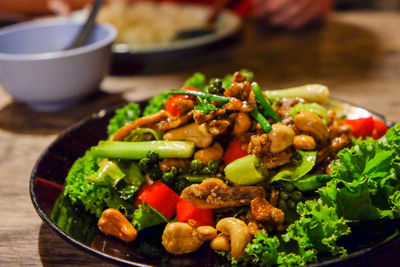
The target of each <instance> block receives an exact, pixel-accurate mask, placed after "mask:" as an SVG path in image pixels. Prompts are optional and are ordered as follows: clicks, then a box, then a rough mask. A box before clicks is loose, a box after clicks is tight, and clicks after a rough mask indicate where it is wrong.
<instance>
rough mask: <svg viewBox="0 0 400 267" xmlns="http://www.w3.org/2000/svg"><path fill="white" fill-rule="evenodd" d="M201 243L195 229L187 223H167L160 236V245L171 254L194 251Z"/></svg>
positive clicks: (202, 241)
mask: <svg viewBox="0 0 400 267" xmlns="http://www.w3.org/2000/svg"><path fill="white" fill-rule="evenodd" d="M203 243H204V240H202V239H200V236H199V233H198V231H197V229H196V228H195V227H192V226H190V225H189V224H188V223H182V222H174V223H168V224H167V226H166V227H165V229H164V232H163V235H162V244H163V246H164V248H165V249H166V250H167V251H168V252H169V253H171V254H185V253H190V252H193V251H196V250H197V249H198V248H199V247H200V246H201V245H202V244H203Z"/></svg>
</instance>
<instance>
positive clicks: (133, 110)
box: [107, 103, 140, 136]
mask: <svg viewBox="0 0 400 267" xmlns="http://www.w3.org/2000/svg"><path fill="white" fill-rule="evenodd" d="M139 116H140V107H139V104H137V103H129V104H127V105H125V106H123V107H122V108H119V109H117V110H116V111H115V115H114V116H113V117H112V118H111V119H110V122H109V124H108V127H107V133H108V136H111V135H113V134H114V133H115V132H116V131H117V130H118V129H119V128H121V127H122V126H124V125H125V124H127V123H130V122H132V121H134V120H136V119H137V118H139Z"/></svg>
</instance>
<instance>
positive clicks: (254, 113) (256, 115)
mask: <svg viewBox="0 0 400 267" xmlns="http://www.w3.org/2000/svg"><path fill="white" fill-rule="evenodd" d="M250 115H251V116H252V117H253V118H254V119H255V120H256V121H258V123H259V124H260V125H261V127H262V128H263V130H264V131H265V132H266V133H270V132H271V131H272V126H271V124H269V122H268V120H267V119H266V118H265V117H264V116H263V115H262V114H261V113H260V111H258V109H254V110H252V111H250Z"/></svg>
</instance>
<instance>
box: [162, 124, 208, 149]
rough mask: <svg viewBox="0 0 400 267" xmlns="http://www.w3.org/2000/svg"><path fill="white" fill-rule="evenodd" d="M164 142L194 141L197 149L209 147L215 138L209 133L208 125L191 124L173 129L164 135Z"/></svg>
mask: <svg viewBox="0 0 400 267" xmlns="http://www.w3.org/2000/svg"><path fill="white" fill-rule="evenodd" d="M163 138H164V140H184V141H192V142H193V143H195V145H196V146H197V147H201V148H203V147H208V146H209V145H211V143H212V142H213V136H212V135H211V134H210V133H209V132H208V130H207V127H206V125H205V124H204V123H203V124H201V125H198V124H196V123H191V124H188V125H185V126H183V127H180V128H176V129H173V130H171V131H169V132H167V133H166V134H164V137H163Z"/></svg>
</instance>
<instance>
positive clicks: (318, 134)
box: [293, 111, 329, 142]
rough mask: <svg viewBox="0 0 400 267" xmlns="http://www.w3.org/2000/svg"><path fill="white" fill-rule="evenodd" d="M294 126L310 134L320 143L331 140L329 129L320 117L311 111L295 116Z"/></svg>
mask: <svg viewBox="0 0 400 267" xmlns="http://www.w3.org/2000/svg"><path fill="white" fill-rule="evenodd" d="M293 121H294V124H295V125H296V127H297V128H298V129H299V130H301V131H303V132H307V133H310V134H311V135H312V136H313V137H314V138H315V139H317V140H318V141H322V142H323V141H327V140H328V139H329V133H328V128H327V127H326V125H325V123H324V121H323V120H322V118H321V117H320V116H318V115H317V114H315V113H314V112H310V111H303V112H300V113H299V114H297V115H296V116H294V119H293Z"/></svg>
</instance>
